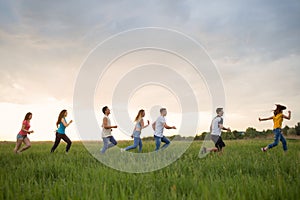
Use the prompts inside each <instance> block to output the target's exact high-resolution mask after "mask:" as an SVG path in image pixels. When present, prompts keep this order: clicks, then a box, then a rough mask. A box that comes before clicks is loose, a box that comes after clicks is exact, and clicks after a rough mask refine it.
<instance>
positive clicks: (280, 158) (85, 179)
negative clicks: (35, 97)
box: [0, 140, 300, 200]
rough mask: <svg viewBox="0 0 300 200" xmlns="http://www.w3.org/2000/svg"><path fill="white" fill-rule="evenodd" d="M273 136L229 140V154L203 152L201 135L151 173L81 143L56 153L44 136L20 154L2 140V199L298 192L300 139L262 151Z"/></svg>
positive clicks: (295, 195) (292, 195)
mask: <svg viewBox="0 0 300 200" xmlns="http://www.w3.org/2000/svg"><path fill="white" fill-rule="evenodd" d="M270 142H271V140H243V141H227V142H226V144H227V147H226V149H225V150H226V152H225V154H223V155H222V156H219V155H216V154H210V155H208V156H207V157H205V158H204V159H199V158H198V153H199V149H200V147H201V143H200V142H194V143H193V144H192V145H191V147H190V148H189V149H188V151H187V152H186V153H185V154H184V155H183V156H182V157H181V158H180V159H179V160H177V161H176V162H174V163H173V164H172V165H170V166H168V167H166V168H163V169H162V170H159V171H155V172H151V173H144V174H129V173H124V172H119V171H116V170H114V169H111V168H109V167H106V166H105V165H103V164H102V163H100V162H98V161H97V160H96V159H95V158H93V157H92V156H91V155H90V154H89V152H87V151H86V150H85V148H84V146H83V145H82V144H81V143H79V142H78V143H73V146H72V148H71V151H70V153H69V154H68V155H65V153H64V148H65V144H63V143H62V144H61V145H60V146H59V148H58V149H57V152H56V153H54V154H50V153H49V151H50V148H51V145H52V143H48V142H44V143H41V142H40V143H33V144H32V148H31V149H29V150H28V151H26V152H24V153H23V154H21V155H15V154H13V153H12V150H13V148H14V143H5V142H2V143H1V145H0V166H1V168H0V199H55V200H56V199H239V200H243V199H289V200H291V199H299V196H300V190H299V188H300V141H298V140H289V141H288V146H289V151H288V153H286V154H284V153H283V151H282V148H281V145H280V146H279V147H277V148H275V149H273V150H272V151H269V152H267V153H263V152H260V147H261V146H264V145H266V144H268V143H270ZM127 144H129V143H121V144H119V146H121V147H124V146H126V145H127ZM130 144H131V142H130ZM150 148H151V149H153V148H154V143H152V142H147V143H145V150H146V151H147V150H149V149H150ZM99 149H100V147H99ZM108 153H109V152H108Z"/></svg>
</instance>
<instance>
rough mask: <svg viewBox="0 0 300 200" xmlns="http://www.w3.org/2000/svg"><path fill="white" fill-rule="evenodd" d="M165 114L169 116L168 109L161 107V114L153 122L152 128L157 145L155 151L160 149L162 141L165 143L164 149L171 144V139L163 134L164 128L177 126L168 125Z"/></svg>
mask: <svg viewBox="0 0 300 200" xmlns="http://www.w3.org/2000/svg"><path fill="white" fill-rule="evenodd" d="M165 116H167V109H166V108H161V109H160V116H159V117H158V118H157V120H156V121H155V122H154V123H153V124H152V128H153V130H154V139H155V146H156V148H155V151H158V150H159V148H160V144H161V142H163V143H165V144H164V145H163V146H162V149H165V148H167V147H168V146H169V145H170V140H168V138H166V137H165V136H164V135H163V133H164V128H166V129H176V127H175V126H168V125H167V123H166V119H165Z"/></svg>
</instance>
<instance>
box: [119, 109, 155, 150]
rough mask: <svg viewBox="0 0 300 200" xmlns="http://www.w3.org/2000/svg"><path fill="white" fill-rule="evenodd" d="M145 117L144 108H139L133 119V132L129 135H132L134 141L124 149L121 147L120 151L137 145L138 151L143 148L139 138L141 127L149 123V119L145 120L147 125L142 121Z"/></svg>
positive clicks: (145, 126)
mask: <svg viewBox="0 0 300 200" xmlns="http://www.w3.org/2000/svg"><path fill="white" fill-rule="evenodd" d="M144 117H145V110H140V111H139V112H138V114H137V116H136V118H135V120H134V122H136V124H135V127H134V130H133V134H132V136H131V137H133V139H134V142H133V145H131V146H128V147H126V148H125V149H121V151H128V150H130V149H135V148H137V146H139V153H140V152H141V151H142V148H143V143H142V139H141V133H142V129H144V128H147V127H148V126H149V124H150V122H149V120H147V125H145V123H144V119H143V118H144Z"/></svg>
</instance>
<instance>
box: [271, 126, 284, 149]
mask: <svg viewBox="0 0 300 200" xmlns="http://www.w3.org/2000/svg"><path fill="white" fill-rule="evenodd" d="M273 132H274V142H273V143H272V144H269V145H268V149H271V148H273V147H276V146H277V145H278V143H279V141H280V142H281V143H282V147H283V150H284V151H287V144H286V140H285V138H284V136H283V135H282V130H281V129H280V128H276V129H274V130H273Z"/></svg>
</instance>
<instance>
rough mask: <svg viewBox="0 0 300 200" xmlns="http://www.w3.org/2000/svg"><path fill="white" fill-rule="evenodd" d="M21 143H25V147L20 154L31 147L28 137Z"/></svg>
mask: <svg viewBox="0 0 300 200" xmlns="http://www.w3.org/2000/svg"><path fill="white" fill-rule="evenodd" d="M23 142H24V143H25V146H24V147H23V148H22V149H21V150H20V152H23V151H25V150H27V149H29V148H30V147H31V143H30V140H29V138H28V137H26V138H24V139H23Z"/></svg>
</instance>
